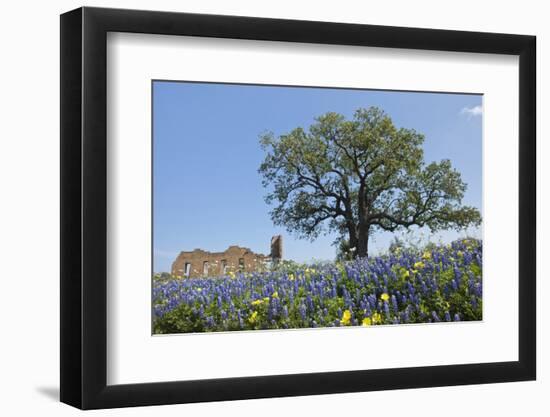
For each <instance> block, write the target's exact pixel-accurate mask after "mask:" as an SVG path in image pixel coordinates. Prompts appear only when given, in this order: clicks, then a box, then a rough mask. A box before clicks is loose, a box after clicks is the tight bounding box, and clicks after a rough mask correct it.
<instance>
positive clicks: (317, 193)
mask: <svg viewBox="0 0 550 417" xmlns="http://www.w3.org/2000/svg"><path fill="white" fill-rule="evenodd" d="M535 103H536V99H535V38H534V37H532V36H525V35H509V34H492V33H474V32H458V31H446V30H431V29H415V28H398V27H384V26H371V25H356V24H341V23H328V22H311V21H292V20H277V19H265V18H252V17H236V16H215V15H198V14H185V13H168V12H150V11H135V10H117V9H100V8H87V7H85V8H80V9H77V10H74V11H71V12H68V13H66V14H63V15H62V16H61V164H62V166H61V209H62V212H61V220H62V221H61V238H62V246H61V267H62V268H61V400H62V401H63V402H65V403H67V404H70V405H73V406H76V407H79V408H83V409H91V408H111V407H123V406H138V405H155V404H173V403H186V402H199V401H216V400H232V399H247V398H262V397H276V396H296V395H312V394H324V393H341V392H353V391H369V390H386V389H399V388H420V387H433V386H445V385H461V384H479V383H494V382H505V381H522V380H532V379H535V375H536V351H535V345H536V343H535V342H536V334H535V328H536V317H535V311H536V309H535V307H536V304H535V288H536V285H535V246H536V238H535V236H536V233H535V232H536V223H535V219H536V212H535V206H536V204H535V199H536V195H535Z"/></svg>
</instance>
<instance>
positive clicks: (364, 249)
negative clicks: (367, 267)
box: [357, 224, 370, 258]
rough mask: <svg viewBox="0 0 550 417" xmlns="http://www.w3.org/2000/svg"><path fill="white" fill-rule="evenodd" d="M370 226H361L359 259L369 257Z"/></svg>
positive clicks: (358, 249)
mask: <svg viewBox="0 0 550 417" xmlns="http://www.w3.org/2000/svg"><path fill="white" fill-rule="evenodd" d="M369 228H370V227H369V225H367V224H360V225H359V236H358V244H357V257H359V258H366V257H368V256H369Z"/></svg>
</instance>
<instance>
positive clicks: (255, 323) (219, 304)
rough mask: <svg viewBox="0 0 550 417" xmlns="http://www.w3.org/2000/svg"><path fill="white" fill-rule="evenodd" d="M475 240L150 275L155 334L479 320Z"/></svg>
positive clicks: (478, 265) (478, 257) (479, 253)
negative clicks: (328, 259) (249, 269)
mask: <svg viewBox="0 0 550 417" xmlns="http://www.w3.org/2000/svg"><path fill="white" fill-rule="evenodd" d="M481 266H482V242H481V241H480V240H475V239H465V240H459V241H455V242H453V243H452V244H450V245H445V246H433V247H432V248H431V249H423V250H414V249H409V250H397V251H394V252H392V253H390V254H388V255H384V256H379V257H370V258H362V259H356V260H353V261H347V262H334V263H323V264H318V265H307V266H306V265H302V266H293V267H280V268H276V269H275V270H273V271H266V272H254V273H244V274H239V273H237V274H230V275H228V276H226V277H219V278H192V279H188V278H176V277H172V278H169V279H160V278H159V276H155V277H154V278H153V332H154V333H155V334H170V333H188V332H216V331H233V330H260V329H293V328H309V327H335V326H336V327H337V326H374V325H388V324H402V323H433V322H440V321H448V322H450V321H472V320H481V319H482V268H481Z"/></svg>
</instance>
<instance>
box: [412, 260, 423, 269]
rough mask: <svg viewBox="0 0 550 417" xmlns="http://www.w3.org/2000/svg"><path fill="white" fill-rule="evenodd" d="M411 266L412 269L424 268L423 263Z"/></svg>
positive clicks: (419, 262)
mask: <svg viewBox="0 0 550 417" xmlns="http://www.w3.org/2000/svg"><path fill="white" fill-rule="evenodd" d="M413 266H414V269H422V268H424V262H422V261H418V262H415V264H414V265H413Z"/></svg>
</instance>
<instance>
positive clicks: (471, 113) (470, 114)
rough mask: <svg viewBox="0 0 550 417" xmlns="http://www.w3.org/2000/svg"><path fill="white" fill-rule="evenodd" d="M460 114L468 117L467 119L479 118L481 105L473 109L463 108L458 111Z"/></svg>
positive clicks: (481, 109)
mask: <svg viewBox="0 0 550 417" xmlns="http://www.w3.org/2000/svg"><path fill="white" fill-rule="evenodd" d="M460 114H465V115H467V116H468V118H471V117H475V116H481V115H482V114H483V107H481V105H478V106H474V107H464V108H463V109H462V110H461V111H460Z"/></svg>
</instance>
